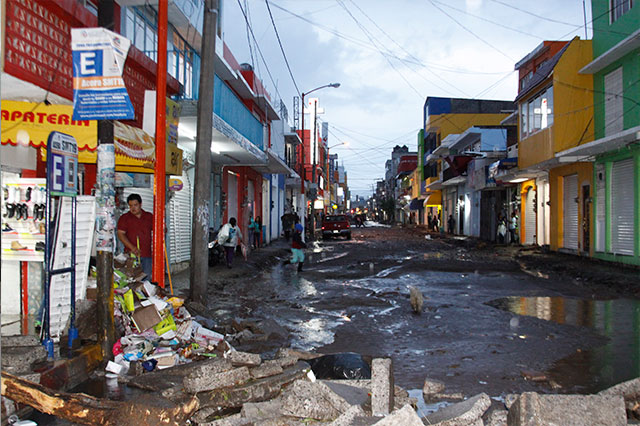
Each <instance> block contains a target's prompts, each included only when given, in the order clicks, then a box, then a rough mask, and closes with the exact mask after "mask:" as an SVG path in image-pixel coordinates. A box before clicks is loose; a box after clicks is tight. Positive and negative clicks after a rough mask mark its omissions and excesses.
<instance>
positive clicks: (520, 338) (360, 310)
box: [205, 227, 640, 396]
mask: <svg viewBox="0 0 640 426" xmlns="http://www.w3.org/2000/svg"><path fill="white" fill-rule="evenodd" d="M352 233H353V239H352V240H329V241H319V242H317V243H315V244H309V249H308V250H307V261H306V262H305V270H304V272H302V273H297V272H296V271H294V269H293V268H292V267H291V266H289V265H282V260H284V259H285V258H286V257H287V251H286V249H285V248H284V246H282V248H281V249H280V251H276V252H275V253H276V254H277V255H278V257H275V258H274V257H273V256H272V257H271V258H269V259H270V260H265V259H267V258H266V257H263V258H261V259H262V260H261V261H259V262H258V261H256V263H255V264H254V265H253V271H254V276H253V277H248V276H247V275H246V274H243V273H237V274H233V273H231V274H230V273H228V272H225V274H226V275H223V278H217V279H216V278H214V279H213V281H214V283H213V285H211V286H210V289H211V294H210V299H209V306H208V309H207V310H206V313H205V315H206V316H208V317H211V318H213V320H214V322H215V323H216V324H225V325H226V326H227V328H226V330H225V331H227V332H236V331H239V330H241V329H242V328H243V327H242V326H240V327H239V326H238V325H239V324H245V327H246V324H252V323H258V322H260V321H264V320H266V322H265V323H263V324H270V327H271V332H270V334H269V337H268V338H267V339H258V340H253V339H252V338H251V336H250V333H248V334H247V333H245V334H244V335H242V333H241V334H240V335H239V336H240V337H239V338H238V340H237V342H236V346H237V347H240V348H242V349H243V350H249V351H254V352H263V353H267V354H268V353H272V352H273V351H275V349H276V348H277V347H280V346H286V345H291V346H292V347H294V348H299V349H304V350H315V351H317V352H320V353H336V352H358V353H361V354H363V355H365V356H372V357H381V356H390V357H392V359H393V363H394V372H395V380H396V383H397V384H399V385H400V386H403V387H404V388H406V389H421V388H422V385H423V384H424V379H425V378H426V377H429V378H433V379H438V380H441V381H443V382H445V383H446V385H447V389H446V392H447V393H462V394H463V395H467V396H468V395H474V394H476V393H479V392H486V393H488V394H489V395H492V396H500V395H503V396H504V395H506V394H507V393H513V392H523V391H530V390H531V391H538V392H558V393H560V392H572V393H575V392H578V393H588V392H594V391H597V390H600V389H603V388H606V387H608V386H609V385H612V384H614V383H617V382H620V381H622V380H626V379H629V378H631V377H637V376H638V375H640V372H639V371H637V370H638V367H637V364H638V363H634V362H633V361H632V359H637V357H638V353H637V346H638V345H637V344H634V342H635V341H636V340H637V337H636V336H635V334H637V333H634V332H633V330H634V329H635V330H637V327H639V326H640V324H637V322H638V321H640V320H638V319H637V317H638V315H637V314H636V312H640V308H639V306H638V304H637V301H636V298H635V296H636V294H637V289H638V287H637V284H636V283H638V282H639V280H638V276H639V273H638V271H637V270H635V269H623V268H620V267H619V266H617V265H613V266H612V265H609V264H602V263H599V262H594V261H592V260H589V259H585V258H580V257H577V256H570V255H562V254H554V253H544V252H543V251H541V250H540V249H523V248H522V247H515V246H514V247H505V246H494V245H490V244H486V243H483V242H479V241H477V240H474V239H464V238H456V237H450V236H441V235H435V234H430V235H428V236H427V233H426V231H425V230H423V229H421V228H399V227H397V228H396V227H394V228H384V227H368V228H357V229H356V228H354V229H352ZM274 259H275V260H274ZM249 263H251V262H249ZM216 271H217V270H216V269H212V272H213V275H214V276H215V275H216V274H215V273H216ZM409 285H413V286H416V287H418V288H419V289H420V290H421V292H422V293H423V295H424V297H425V301H424V309H423V312H422V314H421V315H416V314H414V313H413V311H412V310H411V306H410V304H409V296H408V295H409V290H408V286H409ZM231 324H233V326H232V325H231ZM636 343H637V342H636ZM634 347H635V348H636V349H635V352H634ZM634 354H635V355H634ZM634 364H635V365H634Z"/></svg>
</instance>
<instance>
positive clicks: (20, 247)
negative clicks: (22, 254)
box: [11, 241, 27, 250]
mask: <svg viewBox="0 0 640 426" xmlns="http://www.w3.org/2000/svg"><path fill="white" fill-rule="evenodd" d="M26 249H27V248H26V247H25V246H23V245H22V244H20V241H11V250H26Z"/></svg>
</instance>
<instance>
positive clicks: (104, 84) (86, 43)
mask: <svg viewBox="0 0 640 426" xmlns="http://www.w3.org/2000/svg"><path fill="white" fill-rule="evenodd" d="M130 46H131V41H130V40H128V39H127V38H125V37H122V36H121V35H119V34H116V33H114V32H112V31H109V30H107V29H105V28H73V29H72V30H71V50H72V54H73V119H74V120H131V119H134V118H135V117H134V111H133V105H131V100H130V99H129V94H128V93H127V88H126V87H125V85H124V80H123V79H122V71H123V70H124V62H125V60H126V59H127V54H128V52H129V47H130Z"/></svg>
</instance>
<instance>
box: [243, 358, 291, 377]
mask: <svg viewBox="0 0 640 426" xmlns="http://www.w3.org/2000/svg"><path fill="white" fill-rule="evenodd" d="M294 364H295V363H294ZM282 371H283V370H282V367H281V366H280V363H279V362H277V361H265V362H263V363H262V364H260V365H258V366H255V367H251V368H250V369H249V372H250V373H251V377H253V378H254V379H261V378H263V377H269V376H275V375H276V374H280V373H282Z"/></svg>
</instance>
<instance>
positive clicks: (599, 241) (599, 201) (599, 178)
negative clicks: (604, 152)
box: [596, 164, 606, 252]
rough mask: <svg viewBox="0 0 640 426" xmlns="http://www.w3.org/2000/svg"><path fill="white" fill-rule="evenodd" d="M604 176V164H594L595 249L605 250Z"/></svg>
mask: <svg viewBox="0 0 640 426" xmlns="http://www.w3.org/2000/svg"><path fill="white" fill-rule="evenodd" d="M605 183H606V176H605V171H604V164H598V165H596V251H599V252H604V251H605V241H606V238H605V224H606V209H605V205H606V195H605V188H606V186H605Z"/></svg>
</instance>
